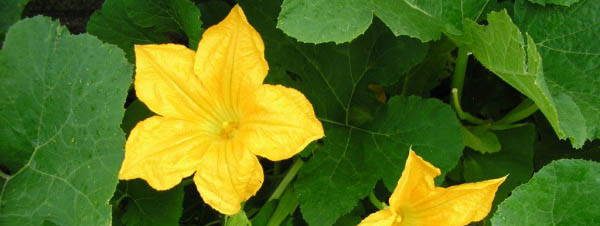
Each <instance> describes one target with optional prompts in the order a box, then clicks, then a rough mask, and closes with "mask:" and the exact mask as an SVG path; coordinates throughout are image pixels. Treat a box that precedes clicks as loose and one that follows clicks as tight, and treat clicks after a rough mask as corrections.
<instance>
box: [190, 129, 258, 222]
mask: <svg viewBox="0 0 600 226" xmlns="http://www.w3.org/2000/svg"><path fill="white" fill-rule="evenodd" d="M262 182H263V171H262V167H261V165H260V163H259V162H258V159H257V158H256V156H255V155H253V154H252V153H250V152H248V151H246V150H245V149H244V147H243V145H242V144H241V143H240V142H236V141H234V140H229V141H221V142H219V143H214V144H213V145H212V146H211V147H210V148H209V149H207V151H206V154H205V156H204V158H203V159H202V161H201V163H200V165H199V167H198V168H197V171H196V174H195V175H194V183H195V184H196V188H197V189H198V192H200V196H202V199H203V200H204V202H206V203H208V204H209V205H210V206H211V207H213V208H215V209H216V210H218V211H219V212H221V213H223V214H227V215H233V214H236V213H237V212H239V211H240V209H241V205H240V204H241V203H242V202H244V201H246V200H248V198H250V197H251V196H253V195H254V194H255V193H256V192H257V191H258V189H259V188H260V186H261V185H262Z"/></svg>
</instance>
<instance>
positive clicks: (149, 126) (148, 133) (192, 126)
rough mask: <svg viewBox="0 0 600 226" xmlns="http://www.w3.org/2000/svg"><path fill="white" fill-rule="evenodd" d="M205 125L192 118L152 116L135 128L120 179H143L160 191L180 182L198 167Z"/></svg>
mask: <svg viewBox="0 0 600 226" xmlns="http://www.w3.org/2000/svg"><path fill="white" fill-rule="evenodd" d="M201 128H202V125H200V124H197V123H192V122H189V121H184V120H178V119H171V118H164V117H161V116H154V117H150V118H148V119H146V120H144V121H142V122H140V123H138V124H137V125H136V126H135V128H134V129H133V130H132V131H131V134H130V135H129V138H128V139H127V143H126V144H125V160H124V161H123V165H122V166H121V171H120V172H119V179H124V180H128V179H134V178H142V179H144V180H146V181H147V182H148V184H149V185H150V186H152V187H153V188H154V189H157V190H167V189H170V188H172V187H173V186H175V185H177V184H179V182H180V181H181V179H182V178H184V177H187V176H190V175H191V174H192V173H194V171H195V170H196V169H197V167H198V164H199V163H200V159H201V158H202V155H203V151H204V150H205V147H206V145H207V142H209V141H210V140H211V138H210V137H208V136H206V134H205V132H203V131H202V129H201Z"/></svg>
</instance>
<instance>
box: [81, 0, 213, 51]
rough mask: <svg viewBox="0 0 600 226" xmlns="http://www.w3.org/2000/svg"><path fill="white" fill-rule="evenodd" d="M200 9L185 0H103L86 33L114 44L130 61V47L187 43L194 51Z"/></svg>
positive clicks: (199, 26)
mask: <svg viewBox="0 0 600 226" xmlns="http://www.w3.org/2000/svg"><path fill="white" fill-rule="evenodd" d="M201 29H202V21H201V20H200V10H199V9H198V8H197V7H196V5H194V3H192V2H190V1H189V0H150V1H136V0H106V1H105V2H104V4H103V5H102V9H100V10H98V11H96V12H95V13H94V14H93V15H92V17H91V18H90V20H89V22H88V24H87V31H88V32H89V33H90V34H93V35H96V36H98V38H100V39H102V40H103V41H106V42H109V43H112V44H115V45H118V46H119V47H121V48H122V49H123V50H125V52H126V53H127V57H128V58H129V59H130V60H132V61H133V57H134V54H133V45H134V44H151V43H153V44H154V43H188V47H190V48H192V49H196V47H197V45H198V42H199V38H200V35H201Z"/></svg>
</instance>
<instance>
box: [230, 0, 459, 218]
mask: <svg viewBox="0 0 600 226" xmlns="http://www.w3.org/2000/svg"><path fill="white" fill-rule="evenodd" d="M245 3H246V2H245V1H242V2H241V4H242V6H243V8H244V10H245V12H246V15H247V16H248V19H249V20H250V23H251V24H252V25H253V26H255V27H256V28H257V29H258V31H259V32H260V33H261V35H262V37H263V39H264V41H265V46H266V53H267V54H266V55H267V60H268V61H269V65H270V67H271V71H270V74H269V76H268V79H269V80H270V81H272V82H273V81H274V82H277V83H283V84H286V85H287V86H291V87H294V88H297V89H299V90H300V91H302V92H303V93H304V94H305V95H306V96H307V97H308V98H309V100H310V101H311V103H312V104H313V106H314V107H315V110H316V112H317V116H318V117H319V118H320V120H321V121H322V122H323V123H324V127H325V136H326V138H325V139H324V140H323V145H321V146H320V147H319V150H318V151H316V152H315V153H314V155H313V157H312V158H311V159H310V160H309V161H307V162H306V164H305V165H304V167H303V168H302V169H301V170H300V173H299V175H298V178H297V180H296V181H295V183H294V186H295V187H294V188H295V190H296V193H297V194H298V200H299V202H300V209H301V212H302V215H303V217H304V219H305V220H306V221H307V222H308V223H309V224H311V225H331V224H333V223H335V221H336V219H337V218H339V217H340V216H342V215H344V214H346V213H348V212H350V211H351V210H352V209H353V207H354V206H356V205H357V203H358V201H359V200H360V199H362V198H364V197H366V196H367V195H368V194H369V193H370V192H371V190H372V189H373V187H374V186H375V183H376V182H377V181H378V180H380V179H383V180H384V182H385V184H386V185H387V186H388V188H390V189H391V188H393V187H395V185H396V182H397V180H398V178H399V176H400V173H401V171H402V168H403V166H404V162H405V160H406V156H407V154H408V150H409V147H410V146H412V148H413V149H414V150H416V151H417V152H418V153H419V154H420V155H421V156H424V158H426V159H427V160H429V161H431V162H432V163H433V164H435V165H436V166H438V167H440V168H442V170H443V171H444V172H446V171H448V170H450V169H451V168H453V167H454V166H455V165H456V163H457V161H458V159H459V157H460V155H461V153H462V149H463V143H462V136H461V134H460V127H459V123H458V120H457V119H456V116H455V114H454V112H453V111H452V110H451V109H450V107H449V106H448V105H446V104H444V103H441V102H440V101H437V100H433V99H422V98H418V97H410V98H406V97H395V98H391V99H390V100H389V101H388V103H387V104H382V103H380V102H378V100H377V98H376V96H375V95H374V94H373V93H372V92H371V91H370V90H369V89H368V85H369V84H391V83H395V82H397V81H399V80H401V79H402V78H403V76H405V75H406V73H408V72H409V71H410V69H411V68H412V67H414V66H415V65H416V64H417V63H419V62H420V61H421V60H422V59H423V58H424V56H425V54H426V51H427V48H425V46H424V45H423V44H421V43H420V42H419V41H417V40H414V39H409V38H395V37H394V35H393V34H392V33H391V32H390V31H389V30H387V29H386V28H385V27H384V26H382V24H381V23H378V22H376V23H374V24H373V26H372V27H371V28H370V29H369V30H368V31H367V32H366V33H365V34H364V35H362V36H361V37H359V38H357V39H356V40H354V41H353V42H351V43H348V44H344V45H333V44H331V43H327V44H320V45H312V44H302V43H298V42H296V41H294V40H293V39H290V38H289V37H287V36H286V35H284V34H283V33H281V31H279V30H277V29H275V20H274V18H275V16H276V15H277V9H278V7H279V6H278V4H277V2H273V1H271V2H269V1H258V2H257V1H252V4H245ZM259 6H260V7H259ZM353 109H359V110H360V111H362V112H363V113H365V111H366V113H368V114H370V115H372V116H373V117H372V119H371V120H370V121H369V120H353V119H354V118H353V117H351V115H350V114H351V113H352V112H353ZM367 118H368V117H367Z"/></svg>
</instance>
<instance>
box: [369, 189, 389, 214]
mask: <svg viewBox="0 0 600 226" xmlns="http://www.w3.org/2000/svg"><path fill="white" fill-rule="evenodd" d="M369 201H370V202H371V204H373V205H374V206H375V207H377V209H380V210H382V209H385V207H386V206H387V205H386V204H385V203H384V202H382V201H379V199H378V198H377V196H375V193H373V192H371V194H369Z"/></svg>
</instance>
